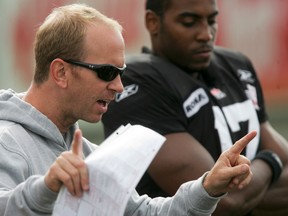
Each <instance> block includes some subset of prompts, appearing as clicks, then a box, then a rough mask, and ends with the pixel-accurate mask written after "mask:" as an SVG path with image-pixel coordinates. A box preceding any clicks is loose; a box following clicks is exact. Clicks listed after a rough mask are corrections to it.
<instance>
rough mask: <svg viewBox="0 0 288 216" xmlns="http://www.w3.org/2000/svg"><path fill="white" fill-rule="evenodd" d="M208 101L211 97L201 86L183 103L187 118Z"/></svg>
mask: <svg viewBox="0 0 288 216" xmlns="http://www.w3.org/2000/svg"><path fill="white" fill-rule="evenodd" d="M208 102H209V98H208V95H207V94H206V92H205V91H204V89H202V88H199V89H197V90H195V91H194V92H192V93H191V94H190V96H189V97H188V99H187V100H186V101H184V103H183V108H184V111H185V114H186V116H187V118H190V117H191V116H193V115H195V114H196V113H197V112H198V111H199V110H200V109H201V107H203V106H204V105H205V104H207V103H208Z"/></svg>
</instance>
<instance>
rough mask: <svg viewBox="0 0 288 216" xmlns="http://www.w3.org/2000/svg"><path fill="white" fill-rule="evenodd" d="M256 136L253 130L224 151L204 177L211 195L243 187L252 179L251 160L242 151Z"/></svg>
mask: <svg viewBox="0 0 288 216" xmlns="http://www.w3.org/2000/svg"><path fill="white" fill-rule="evenodd" d="M255 136H256V131H252V132H250V133H249V134H247V135H246V136H244V137H243V138H241V139H240V140H238V141H237V142H236V143H235V144H234V145H233V146H232V147H230V148H229V149H227V150H226V151H224V152H223V153H222V154H221V155H220V157H219V158H218V160H217V161H216V163H215V165H214V166H213V168H212V169H211V171H210V172H208V174H207V176H206V177H205V179H204V182H203V186H204V188H205V189H206V191H207V192H208V194H209V195H211V196H219V195H221V194H224V193H226V192H229V191H230V190H232V189H234V188H238V189H242V188H243V187H245V186H246V185H248V184H249V183H250V181H251V179H252V172H251V170H250V163H251V162H250V160H249V159H248V158H246V157H244V156H243V155H240V153H241V152H242V151H243V149H244V148H245V147H246V146H247V145H248V143H249V142H250V141H251V140H252V139H253V138H254V137H255Z"/></svg>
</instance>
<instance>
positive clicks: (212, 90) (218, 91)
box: [210, 88, 226, 100]
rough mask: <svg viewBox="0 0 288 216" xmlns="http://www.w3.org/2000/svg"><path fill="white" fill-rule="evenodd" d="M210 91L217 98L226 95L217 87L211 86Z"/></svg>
mask: <svg viewBox="0 0 288 216" xmlns="http://www.w3.org/2000/svg"><path fill="white" fill-rule="evenodd" d="M210 93H211V94H212V95H213V96H214V97H215V98H217V99H218V100H220V99H222V98H225V97H226V93H225V92H223V91H221V90H220V89H217V88H212V89H211V90H210Z"/></svg>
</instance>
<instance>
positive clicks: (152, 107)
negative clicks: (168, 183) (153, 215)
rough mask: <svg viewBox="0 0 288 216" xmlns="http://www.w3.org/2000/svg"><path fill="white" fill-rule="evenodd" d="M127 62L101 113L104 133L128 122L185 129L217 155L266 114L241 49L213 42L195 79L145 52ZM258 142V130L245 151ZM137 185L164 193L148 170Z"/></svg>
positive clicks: (254, 148) (249, 153)
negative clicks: (116, 90)
mask: <svg viewBox="0 0 288 216" xmlns="http://www.w3.org/2000/svg"><path fill="white" fill-rule="evenodd" d="M126 64H127V69H126V71H125V73H124V75H123V79H122V81H123V85H124V91H123V92H122V93H121V94H117V95H116V100H115V101H114V102H112V103H111V104H110V105H109V109H108V112H107V113H106V114H104V115H103V119H102V122H103V125H104V132H105V136H108V135H109V134H111V133H112V132H113V131H114V130H116V129H117V128H118V127H119V126H120V125H122V124H124V125H125V124H127V123H130V124H132V125H133V124H140V125H143V126H146V127H148V128H151V129H153V130H155V131H157V132H158V133H160V134H162V135H165V134H170V133H175V132H188V133H190V134H191V135H192V136H193V137H194V138H196V139H197V140H198V141H199V142H200V143H201V144H202V145H203V146H204V147H205V148H206V149H207V151H209V153H210V154H211V156H212V157H213V158H214V160H217V158H218V157H219V155H220V154H221V152H222V151H224V150H225V149H227V148H229V147H230V146H231V145H233V143H234V142H236V141H237V140H238V139H240V138H241V137H243V136H244V135H245V134H247V133H248V132H249V131H252V130H256V131H257V132H259V130H260V124H261V123H262V122H264V121H265V120H266V119H267V115H266V112H265V108H264V99H263V95H262V90H261V86H260V83H259V80H258V78H257V75H256V73H255V70H254V68H253V65H252V64H251V62H250V60H249V59H248V58H247V57H246V56H244V55H243V54H241V53H239V52H232V51H228V50H226V49H223V48H219V47H216V48H215V49H214V52H213V55H212V59H211V64H210V66H209V68H208V69H207V70H205V71H201V72H199V73H198V77H197V78H192V76H191V75H189V73H187V72H185V71H184V70H182V69H180V68H179V67H177V66H175V65H173V64H171V63H170V62H167V61H165V60H163V59H161V58H158V57H156V56H154V55H152V54H149V53H145V54H144V53H143V54H139V55H134V56H130V57H128V58H127V61H126ZM176 145H177V143H176ZM259 145H260V139H259V135H257V137H256V138H254V139H253V140H252V141H251V143H250V144H249V145H248V146H247V148H246V149H245V152H244V153H245V155H246V156H247V157H248V158H250V159H252V158H253V157H254V156H255V154H256V152H257V150H258V148H259ZM175 154H177V152H175ZM136 189H137V190H138V192H139V193H140V194H148V195H150V196H151V197H155V196H166V195H167V194H165V193H164V192H163V191H162V190H161V189H160V188H159V187H158V186H157V185H156V184H155V182H154V181H153V180H152V179H151V178H150V176H149V174H148V173H145V175H144V176H143V178H142V179H141V181H140V183H139V184H138V186H137V188H136Z"/></svg>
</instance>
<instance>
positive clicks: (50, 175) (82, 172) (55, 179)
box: [44, 129, 89, 196]
mask: <svg viewBox="0 0 288 216" xmlns="http://www.w3.org/2000/svg"><path fill="white" fill-rule="evenodd" d="M71 149H72V150H71V151H66V152H63V153H62V154H61V155H60V156H59V157H58V158H57V159H56V161H55V162H54V163H53V164H52V166H51V167H50V168H49V170H48V172H47V173H46V175H45V177H44V179H45V183H46V185H47V186H48V187H49V188H50V189H51V190H52V191H54V192H59V190H60V188H61V186H62V185H63V184H64V185H65V186H66V187H67V189H68V191H69V192H70V193H71V194H72V195H76V196H82V194H83V191H87V190H88V189H89V177H88V169H87V166H86V164H85V162H84V160H83V157H82V154H83V153H82V133H81V131H80V130H79V129H78V130H76V131H75V134H74V138H73V142H72V146H71Z"/></svg>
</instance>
